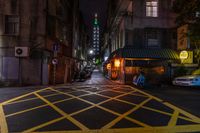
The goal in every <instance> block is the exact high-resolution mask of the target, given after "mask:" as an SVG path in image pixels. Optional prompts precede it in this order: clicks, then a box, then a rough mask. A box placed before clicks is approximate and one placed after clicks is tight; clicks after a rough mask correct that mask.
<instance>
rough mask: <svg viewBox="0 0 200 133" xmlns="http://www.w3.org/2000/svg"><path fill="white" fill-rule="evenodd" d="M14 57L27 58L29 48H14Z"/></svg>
mask: <svg viewBox="0 0 200 133" xmlns="http://www.w3.org/2000/svg"><path fill="white" fill-rule="evenodd" d="M15 56H16V57H28V56H29V47H15Z"/></svg>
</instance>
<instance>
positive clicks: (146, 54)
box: [106, 48, 180, 84]
mask: <svg viewBox="0 0 200 133" xmlns="http://www.w3.org/2000/svg"><path fill="white" fill-rule="evenodd" d="M179 62H180V60H179V56H178V54H177V52H175V51H173V50H171V49H159V50H156V49H126V48H121V49H118V50H116V51H114V52H113V53H112V54H111V55H110V57H109V60H108V62H107V67H106V71H107V75H108V77H109V78H110V79H112V80H118V81H119V82H121V83H124V84H130V83H132V80H133V77H134V76H135V75H138V74H139V73H141V72H143V73H144V74H145V77H146V79H147V81H148V82H149V83H151V84H156V83H158V82H159V83H160V82H167V81H170V80H171V77H172V76H173V75H172V73H171V64H172V63H179Z"/></svg>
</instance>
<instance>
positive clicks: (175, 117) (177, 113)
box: [168, 110, 179, 126]
mask: <svg viewBox="0 0 200 133" xmlns="http://www.w3.org/2000/svg"><path fill="white" fill-rule="evenodd" d="M178 115H179V112H178V111H177V110H175V111H174V113H173V115H172V116H171V119H170V121H169V122H168V126H175V125H176V122H177V120H178Z"/></svg>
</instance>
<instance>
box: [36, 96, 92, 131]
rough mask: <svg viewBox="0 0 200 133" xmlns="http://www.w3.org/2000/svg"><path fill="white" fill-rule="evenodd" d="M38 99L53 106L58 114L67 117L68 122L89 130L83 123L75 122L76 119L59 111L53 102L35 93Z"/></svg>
mask: <svg viewBox="0 0 200 133" xmlns="http://www.w3.org/2000/svg"><path fill="white" fill-rule="evenodd" d="M34 94H35V95H36V96H37V97H39V98H40V99H41V100H43V101H44V102H46V103H47V104H48V105H49V106H51V107H52V108H53V109H54V110H56V111H57V112H58V113H60V114H61V115H62V116H64V117H66V118H67V119H68V120H70V121H71V122H73V123H74V124H75V125H77V126H78V127H79V128H80V129H82V130H83V131H84V130H88V128H87V127H85V126H84V125H83V124H82V123H80V122H78V121H77V120H75V119H74V118H72V117H71V116H69V115H68V114H66V113H65V112H64V111H62V110H61V109H59V108H58V107H56V106H55V105H53V104H52V103H51V102H49V101H48V100H46V99H45V98H43V97H41V96H40V95H39V94H37V93H34Z"/></svg>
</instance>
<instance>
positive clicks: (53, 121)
mask: <svg viewBox="0 0 200 133" xmlns="http://www.w3.org/2000/svg"><path fill="white" fill-rule="evenodd" d="M63 119H65V117H60V118H57V119H54V120H51V121H48V122H46V123H43V124H41V125H38V126H35V127H32V128H30V129H28V130H25V131H23V132H22V133H30V132H33V131H35V130H37V129H40V128H43V127H45V126H48V125H50V124H53V123H56V122H58V121H61V120H63Z"/></svg>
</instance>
